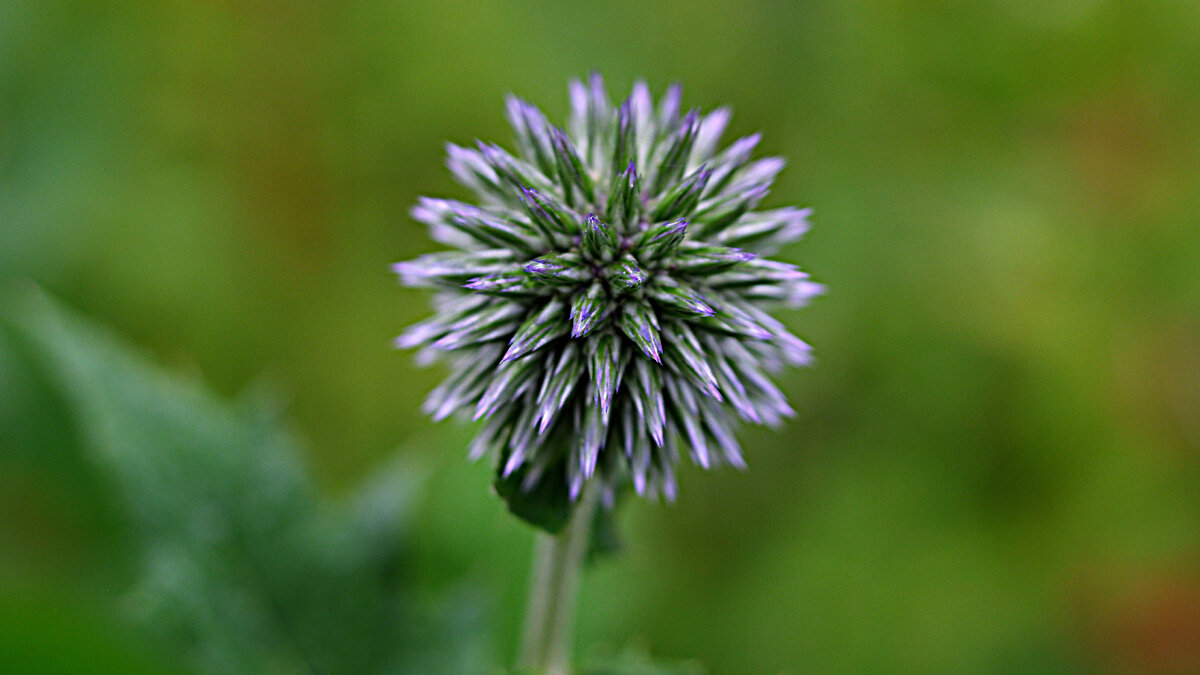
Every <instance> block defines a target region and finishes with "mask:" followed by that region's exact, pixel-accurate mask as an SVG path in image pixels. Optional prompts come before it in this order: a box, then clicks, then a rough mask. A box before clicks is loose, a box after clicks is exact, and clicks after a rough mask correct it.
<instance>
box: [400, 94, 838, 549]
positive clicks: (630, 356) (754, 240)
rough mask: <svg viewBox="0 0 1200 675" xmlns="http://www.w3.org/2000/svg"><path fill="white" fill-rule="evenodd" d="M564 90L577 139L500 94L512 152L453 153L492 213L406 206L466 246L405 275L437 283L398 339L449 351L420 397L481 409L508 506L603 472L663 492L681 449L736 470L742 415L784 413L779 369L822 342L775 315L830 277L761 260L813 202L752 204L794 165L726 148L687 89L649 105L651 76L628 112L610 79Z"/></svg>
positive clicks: (803, 221) (416, 264)
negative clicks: (446, 372) (684, 95)
mask: <svg viewBox="0 0 1200 675" xmlns="http://www.w3.org/2000/svg"><path fill="white" fill-rule="evenodd" d="M570 98H571V119H570V122H569V124H568V126H567V129H566V130H563V129H561V128H559V127H557V126H554V125H552V124H550V123H549V122H548V121H547V120H546V118H545V116H544V115H543V114H542V113H541V111H539V110H538V109H537V108H536V107H534V106H532V105H530V104H529V103H526V102H525V101H523V100H521V99H519V98H516V97H510V98H509V99H508V102H507V103H508V105H507V108H508V117H509V121H510V122H511V123H512V126H513V128H514V129H515V130H516V145H517V149H518V152H517V154H516V155H512V154H510V153H508V152H506V151H504V150H502V149H501V148H499V147H497V146H495V145H491V144H487V143H482V142H481V143H478V144H477V147H476V148H474V149H471V148H464V147H459V146H456V145H452V144H451V145H449V146H448V147H447V150H448V155H449V158H448V162H447V163H448V166H449V168H450V170H451V172H452V173H453V174H454V176H455V178H457V180H458V181H459V182H461V183H462V184H463V185H465V186H466V187H468V188H470V189H471V191H472V192H474V193H475V194H476V196H477V197H478V199H479V204H478V205H469V204H465V203H462V202H457V201H451V200H443V199H427V198H422V199H421V200H420V203H419V204H418V205H417V206H416V207H415V208H414V209H413V212H412V213H413V217H414V218H416V219H417V220H418V221H421V222H422V223H425V224H426V225H428V226H429V228H430V231H431V233H432V236H433V237H434V238H435V239H436V240H438V241H439V242H442V243H445V244H447V245H450V246H453V247H455V248H456V249H457V250H455V251H450V252H444V253H432V254H429V255H424V256H421V257H419V258H417V259H416V260H412V261H408V262H402V263H398V264H397V265H396V266H395V271H396V272H397V273H398V274H399V276H400V280H401V282H402V283H404V284H405V285H408V286H417V287H429V288H434V289H441V290H442V292H441V293H440V294H439V295H438V296H437V297H436V302H435V305H436V310H437V314H436V315H435V316H434V317H433V318H431V319H429V320H427V321H425V322H423V323H420V324H417V325H415V326H413V327H412V328H410V329H409V330H408V331H407V332H406V333H404V334H403V335H402V336H401V337H400V338H399V339H398V341H397V343H398V344H399V345H400V346H402V347H418V346H420V347H425V348H426V349H427V350H430V353H431V354H435V355H438V356H444V357H445V358H446V359H447V360H449V362H450V363H451V365H452V374H451V375H450V377H449V378H448V379H446V380H445V381H444V382H443V383H442V384H441V385H440V386H438V387H437V388H436V389H435V390H434V391H433V392H432V393H431V394H430V395H429V398H428V399H427V401H426V408H425V409H426V411H427V412H428V413H430V414H431V415H433V417H434V418H435V419H441V418H444V417H446V416H447V415H450V414H451V413H453V412H455V411H458V410H469V411H471V413H472V414H473V415H474V417H475V418H476V419H480V418H483V419H486V420H487V422H486V423H485V424H484V426H483V428H482V430H481V431H480V433H479V435H478V436H477V437H476V439H475V441H474V443H473V446H472V450H471V453H472V455H473V456H476V457H478V456H481V455H484V454H486V453H489V452H490V453H494V454H495V455H496V456H497V458H498V469H497V470H498V476H497V487H498V489H499V491H500V492H501V494H502V495H505V496H506V498H507V499H508V500H509V502H510V506H514V504H513V502H514V500H517V501H519V500H521V499H524V498H526V496H528V495H534V494H535V493H539V492H540V493H543V494H561V495H564V496H565V499H567V500H568V502H569V500H574V499H575V498H576V497H577V496H578V495H579V494H580V491H581V489H582V487H583V485H584V483H585V481H588V480H592V479H597V478H598V479H599V480H601V481H602V484H603V486H604V488H605V490H606V492H607V493H609V494H610V495H611V493H612V491H613V490H615V489H617V488H619V487H620V486H622V485H624V484H627V483H629V482H632V484H633V486H634V487H635V488H636V490H637V492H638V493H639V494H642V495H649V496H654V495H658V494H663V495H664V496H666V497H667V498H668V499H670V498H673V497H674V496H675V493H676V484H675V466H676V464H677V463H678V461H679V454H680V448H684V449H686V452H687V454H689V455H690V457H691V458H692V460H693V461H694V462H695V463H697V464H699V465H700V466H703V467H711V466H715V465H718V464H730V465H733V466H737V467H740V466H743V461H742V455H741V451H740V449H739V447H738V444H737V441H736V440H735V438H734V430H735V427H736V426H737V420H738V419H739V418H740V419H741V420H746V421H749V422H754V423H759V424H777V423H778V422H779V421H780V420H781V418H783V417H786V416H788V415H790V414H791V412H792V411H791V409H790V408H789V407H788V405H787V403H786V401H785V400H784V397H783V395H782V394H781V393H780V391H779V389H778V388H776V387H775V385H774V384H772V382H771V380H770V379H769V378H768V377H767V373H768V372H771V371H775V370H777V369H779V368H780V367H782V366H783V365H785V364H790V365H804V364H806V363H808V361H809V347H808V345H807V344H805V343H804V342H803V341H801V340H800V339H799V338H797V337H796V336H794V335H792V334H791V333H790V332H788V330H787V329H786V328H785V327H784V326H783V324H781V323H780V322H778V321H776V320H775V319H773V318H771V317H770V316H769V315H768V314H767V313H766V312H765V311H764V310H763V306H764V305H768V304H773V303H775V304H778V303H781V304H784V305H790V306H802V305H804V304H806V303H807V301H808V300H809V299H810V298H811V297H812V296H814V295H816V294H818V293H820V292H821V290H822V289H821V286H820V285H818V284H816V283H814V282H812V281H810V280H809V278H808V275H807V274H805V273H804V272H802V271H800V270H799V269H798V268H797V267H796V266H795V265H791V264H788V263H783V262H777V261H773V260H768V259H766V258H764V257H762V256H764V255H769V254H771V253H774V252H775V251H776V250H778V249H779V247H780V246H782V245H783V244H786V243H789V242H791V241H794V240H796V239H798V238H799V237H801V236H802V235H803V234H804V233H805V231H806V230H807V229H808V222H807V218H808V214H809V211H808V209H797V208H791V207H787V208H781V209H774V210H769V211H755V210H754V209H755V208H756V207H757V206H758V203H759V201H760V200H762V198H763V197H764V196H765V195H766V193H767V190H768V188H769V186H770V184H771V182H772V180H773V179H774V178H775V176H776V174H777V173H778V172H779V171H780V169H782V168H783V164H784V163H783V161H782V160H781V159H779V158H774V157H771V158H766V159H758V160H753V159H752V158H751V153H752V151H753V149H754V147H755V145H756V144H757V143H758V135H757V134H756V135H753V136H748V137H746V138H742V139H740V140H738V141H736V142H734V143H733V144H731V145H729V146H728V147H726V148H724V149H723V150H719V151H718V149H717V145H718V142H719V140H720V136H721V134H722V132H723V130H724V128H725V126H726V124H727V123H728V121H729V118H730V114H729V111H728V110H727V109H725V108H720V109H718V110H716V111H714V112H711V113H709V114H707V115H701V114H699V113H698V112H696V111H692V112H688V113H686V114H680V90H679V88H678V87H677V86H674V87H671V88H670V89H668V90H667V92H666V94H665V95H664V96H663V97H662V99H661V100H660V101H659V103H658V106H657V107H655V106H654V103H653V101H652V99H651V96H650V93H649V90H648V89H647V87H646V85H645V84H644V83H641V82H639V83H637V84H636V85H634V88H633V92H632V94H631V95H630V96H629V98H627V99H626V100H625V101H624V102H623V103H621V104H620V105H619V106H614V105H613V104H612V103H611V101H610V100H609V97H608V93H607V92H606V90H605V87H604V84H603V81H602V80H601V79H600V77H599V76H598V75H593V76H592V77H591V79H590V81H589V82H588V83H587V84H586V85H585V84H584V83H582V82H579V81H573V82H571V84H570ZM514 511H517V512H518V513H520V510H519V509H517V508H514ZM533 520H536V518H533ZM539 524H543V525H545V524H546V523H539Z"/></svg>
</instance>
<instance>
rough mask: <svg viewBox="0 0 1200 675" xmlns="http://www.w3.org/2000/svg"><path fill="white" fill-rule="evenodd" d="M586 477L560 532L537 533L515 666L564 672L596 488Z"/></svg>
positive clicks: (567, 670) (548, 672) (554, 674)
mask: <svg viewBox="0 0 1200 675" xmlns="http://www.w3.org/2000/svg"><path fill="white" fill-rule="evenodd" d="M597 482H598V481H596V480H595V479H593V480H590V481H588V483H587V485H585V487H584V489H583V494H582V495H581V496H580V497H579V502H578V503H577V504H576V505H575V513H574V514H573V515H572V516H571V520H570V522H568V523H567V525H566V527H564V528H563V531H562V532H560V533H559V534H557V535H551V534H549V533H546V532H540V531H539V532H538V535H537V543H536V549H535V553H534V561H533V578H532V579H531V580H530V589H529V605H528V607H527V609H526V614H525V630H524V634H523V635H522V637H521V652H520V656H519V658H518V660H517V667H518V668H519V669H522V670H528V671H531V672H534V673H545V675H568V673H570V672H571V671H570V659H571V632H572V629H573V628H574V623H575V596H576V591H577V590H578V587H579V572H580V569H581V568H582V567H583V559H584V557H585V556H586V555H587V551H588V545H589V543H590V541H591V534H592V517H593V515H594V513H595V510H596V501H597V498H598V497H599V493H600V491H599V489H598V487H597V485H596V483H597Z"/></svg>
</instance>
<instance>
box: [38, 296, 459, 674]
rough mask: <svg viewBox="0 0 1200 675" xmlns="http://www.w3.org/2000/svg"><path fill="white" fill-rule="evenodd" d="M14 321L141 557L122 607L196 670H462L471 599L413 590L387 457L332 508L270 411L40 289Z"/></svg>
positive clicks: (398, 492)
mask: <svg viewBox="0 0 1200 675" xmlns="http://www.w3.org/2000/svg"><path fill="white" fill-rule="evenodd" d="M21 310H22V311H21V312H19V313H18V316H19V317H20V319H19V320H18V321H17V326H18V328H19V330H20V331H21V332H23V333H24V335H25V336H26V337H28V339H29V341H30V343H31V344H32V345H35V346H36V348H37V351H38V352H39V353H40V356H41V357H42V358H43V359H44V362H45V365H46V366H47V367H48V369H49V371H50V372H51V374H52V375H53V377H54V379H55V380H56V381H57V383H58V384H59V386H61V387H62V390H63V395H64V398H66V400H67V402H68V404H69V406H70V407H71V408H72V410H73V411H74V413H75V416H76V418H77V421H78V424H79V427H80V431H81V436H82V437H83V439H84V443H85V445H86V449H87V452H88V455H89V457H90V458H91V460H92V461H94V462H95V464H96V467H97V468H98V469H99V470H100V472H101V473H103V474H105V475H107V476H108V477H110V478H111V480H112V482H113V484H114V486H115V491H116V492H117V493H118V496H119V499H120V500H121V501H122V502H123V504H124V506H125V508H126V510H127V512H128V515H129V519H130V526H131V529H132V530H133V532H134V537H135V539H136V541H137V542H138V546H139V549H140V553H141V557H142V560H141V564H142V575H141V578H140V580H139V582H138V583H137V584H136V587H135V588H134V589H133V590H132V592H131V593H129V595H128V598H127V601H126V605H127V609H128V610H129V611H130V613H131V614H132V616H133V617H134V619H135V621H136V622H137V623H139V624H140V625H142V626H143V627H144V628H146V629H147V630H149V631H151V632H152V633H154V634H156V635H157V636H159V637H160V638H163V639H165V640H166V643H167V644H170V645H174V646H175V647H177V648H178V649H179V650H180V651H181V652H182V654H183V655H184V657H185V659H186V661H187V662H188V663H189V665H191V666H192V667H193V669H195V670H196V671H198V672H204V673H269V672H314V673H318V672H319V673H384V672H386V673H431V672H445V673H469V672H476V671H478V670H479V668H480V667H479V665H478V663H479V657H480V653H481V652H480V644H481V643H480V642H479V640H478V630H477V629H478V626H477V621H476V619H475V616H474V614H473V612H472V611H471V610H470V608H469V605H468V604H466V603H462V602H454V603H446V604H445V605H444V606H442V607H434V606H433V605H432V603H430V602H429V601H428V600H425V599H423V598H420V597H417V596H416V594H415V592H414V590H413V589H412V588H411V587H410V570H409V569H408V565H409V553H410V552H409V551H407V550H406V549H405V546H404V542H405V537H406V534H407V530H406V515H407V512H408V506H409V503H410V501H411V499H412V497H413V495H414V492H415V488H416V484H417V483H418V482H419V478H418V477H417V476H416V475H415V473H414V471H413V470H412V467H409V466H406V465H405V464H404V463H402V462H401V463H396V464H393V465H390V466H387V467H385V468H384V469H383V470H381V471H379V472H377V473H376V474H375V475H374V476H373V477H371V478H370V479H369V480H368V481H367V482H366V484H365V486H364V487H363V488H362V489H361V490H359V491H358V492H357V493H356V494H354V495H353V496H352V498H351V499H349V500H348V501H347V502H346V503H344V504H325V503H322V502H321V501H320V500H319V499H318V495H317V493H316V490H315V488H314V487H313V485H312V483H311V481H310V479H309V477H308V475H307V473H306V472H305V470H304V468H303V467H302V466H301V463H300V461H299V456H298V452H297V450H296V442H295V439H294V438H293V437H292V436H291V434H290V433H289V432H288V431H287V430H286V427H285V425H283V424H282V423H281V422H280V420H279V419H278V407H277V406H276V405H274V404H273V403H272V401H271V399H270V397H267V396H265V395H262V394H261V393H260V394H255V395H250V396H247V397H245V398H244V400H242V401H239V402H238V403H236V404H235V405H228V404H226V403H224V402H222V401H219V400H217V399H216V398H215V397H213V396H212V395H211V394H209V393H208V392H207V391H206V390H204V389H203V388H201V387H200V386H198V385H197V384H196V383H193V382H188V381H184V380H182V379H181V378H176V377H173V376H171V375H169V374H167V373H164V372H163V371H161V370H159V369H157V368H155V367H154V366H152V365H151V364H149V363H147V361H146V360H145V359H143V358H142V357H141V356H139V355H138V354H136V353H134V352H133V351H132V350H131V349H130V348H129V347H127V346H125V345H123V344H121V343H120V342H119V341H117V340H116V339H115V338H114V337H112V336H111V335H109V334H107V333H105V332H103V331H102V330H100V329H98V328H97V327H95V326H93V325H91V324H89V323H87V322H86V321H85V320H83V319H81V318H79V317H77V316H74V315H72V314H71V313H69V312H67V311H66V310H64V309H62V308H60V307H58V306H57V305H56V304H55V303H54V302H53V301H52V300H50V299H49V298H47V297H46V296H44V295H42V294H40V293H31V294H30V297H29V298H28V301H27V302H25V303H23V305H22V307H21Z"/></svg>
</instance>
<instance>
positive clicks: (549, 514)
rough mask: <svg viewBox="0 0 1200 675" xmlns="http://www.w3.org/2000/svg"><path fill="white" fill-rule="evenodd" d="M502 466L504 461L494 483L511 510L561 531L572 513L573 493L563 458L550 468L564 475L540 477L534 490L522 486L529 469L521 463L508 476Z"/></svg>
mask: <svg viewBox="0 0 1200 675" xmlns="http://www.w3.org/2000/svg"><path fill="white" fill-rule="evenodd" d="M503 467H504V462H500V463H498V464H497V467H496V477H495V479H494V480H493V481H492V485H493V486H494V487H495V488H496V494H498V495H500V498H501V499H503V500H504V504H505V505H506V506H507V507H508V510H509V511H510V512H512V514H513V515H514V516H516V517H518V518H520V519H521V520H524V521H525V522H527V523H529V524H530V525H533V526H535V527H540V528H542V529H543V530H546V531H547V532H549V533H551V534H558V533H559V532H561V531H562V529H563V526H564V525H566V524H567V520H568V519H570V517H571V511H572V507H573V505H572V504H571V498H570V495H568V494H567V487H566V482H567V479H566V469H565V468H564V467H563V462H558V463H557V464H555V465H554V466H553V467H551V468H550V469H549V471H550V472H552V473H555V474H559V475H561V476H562V478H561V480H560V479H559V478H554V479H552V480H540V481H538V482H537V483H536V484H534V486H533V489H531V490H526V489H524V486H522V483H523V482H524V480H525V475H526V473H527V469H525V468H524V467H522V468H520V469H518V470H516V471H514V472H512V473H510V474H509V475H507V476H505V475H504V472H503Z"/></svg>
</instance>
